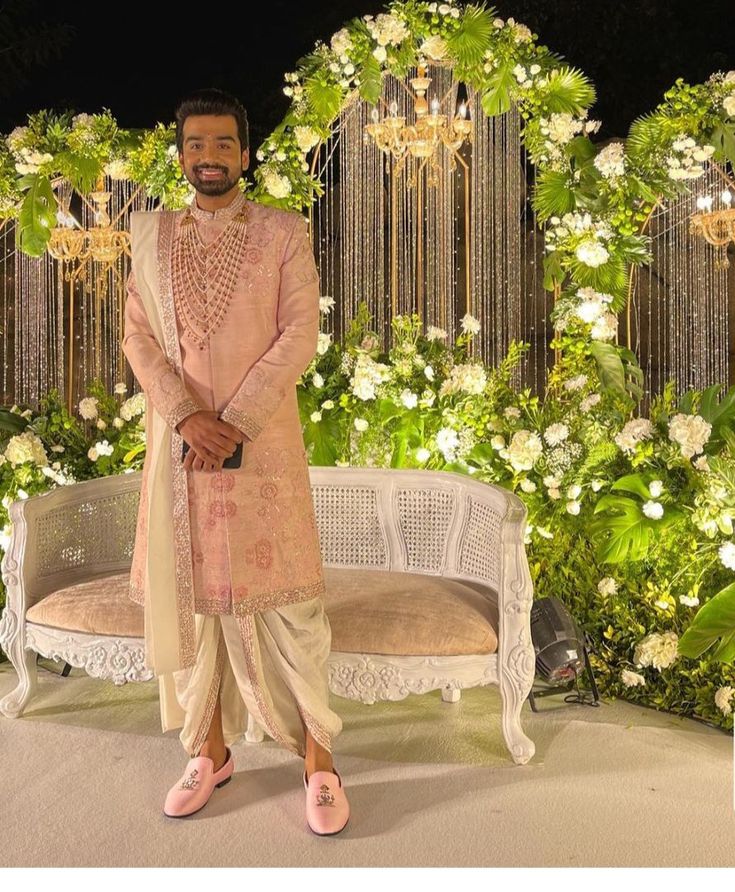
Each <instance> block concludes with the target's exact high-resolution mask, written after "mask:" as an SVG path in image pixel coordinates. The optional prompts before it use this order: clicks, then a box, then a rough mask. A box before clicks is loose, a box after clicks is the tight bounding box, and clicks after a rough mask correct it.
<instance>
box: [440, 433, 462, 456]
mask: <svg viewBox="0 0 735 892" xmlns="http://www.w3.org/2000/svg"><path fill="white" fill-rule="evenodd" d="M436 446H437V449H438V450H439V451H440V452H441V453H443V454H444V455H445V457H446V455H447V454H450V455H451V454H452V453H453V452H454V450H455V449H456V448H457V446H459V435H458V434H457V431H455V430H454V429H453V428H451V427H443V428H441V429H440V430H438V431H437V434H436ZM452 457H453V456H452Z"/></svg>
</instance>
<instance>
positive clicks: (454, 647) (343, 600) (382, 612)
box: [26, 567, 498, 656]
mask: <svg viewBox="0 0 735 892" xmlns="http://www.w3.org/2000/svg"><path fill="white" fill-rule="evenodd" d="M324 577H325V582H326V587H327V594H326V597H325V599H324V604H325V609H326V612H327V616H328V617H329V624H330V626H331V628H332V650H333V651H340V652H342V653H372V654H385V655H393V656H411V655H414V656H459V655H463V654H492V653H495V652H496V651H497V649H498V634H497V630H498V615H497V608H496V606H495V601H493V600H490V599H489V598H488V597H487V596H486V595H485V594H484V593H483V592H482V591H480V590H478V589H476V588H473V587H472V586H470V585H468V584H467V583H464V582H461V581H459V580H457V579H450V578H447V577H444V576H428V575H425V574H423V573H399V572H393V571H391V572H388V571H385V570H364V569H356V570H355V569H349V568H330V567H325V569H324ZM129 586H130V575H129V573H119V574H116V575H113V576H105V577H103V578H100V579H94V580H90V581H88V582H81V583H77V584H76V585H70V586H67V587H66V588H62V589H58V590H57V591H55V592H52V593H51V594H49V595H47V596H46V597H44V598H43V599H42V600H41V601H39V602H38V603H37V604H34V605H33V606H32V607H30V608H29V609H28V611H27V612H26V619H27V620H28V622H32V623H38V624H39V625H44V626H52V627H55V628H59V629H68V630H69V631H77V632H85V633H88V634H97V635H119V636H121V637H131V638H142V637H143V635H144V625H143V608H142V607H141V606H140V605H139V604H136V603H135V602H134V601H131V600H130V598H129V597H128V591H129Z"/></svg>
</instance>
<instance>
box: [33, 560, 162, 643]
mask: <svg viewBox="0 0 735 892" xmlns="http://www.w3.org/2000/svg"><path fill="white" fill-rule="evenodd" d="M129 591H130V573H118V574H116V575H115V576H104V577H102V578H101V579H92V580H90V581H89V582H79V583H77V584H76V585H70V586H67V587H66V588H60V589H58V590H57V591H55V592H52V593H51V594H50V595H46V597H45V598H43V599H42V600H40V601H39V602H38V603H37V604H34V605H33V607H29V608H28V610H27V611H26V619H27V620H28V622H31V623H39V624H40V625H42V626H54V627H55V628H57V629H69V631H74V632H91V633H93V634H96V635H120V636H121V637H123V638H128V637H130V638H142V637H143V635H144V634H145V629H144V621H143V608H142V607H141V606H140V605H139V604H136V603H135V602H134V601H131V600H130V598H129V597H128V593H129Z"/></svg>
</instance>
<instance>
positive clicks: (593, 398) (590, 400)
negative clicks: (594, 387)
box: [579, 393, 602, 412]
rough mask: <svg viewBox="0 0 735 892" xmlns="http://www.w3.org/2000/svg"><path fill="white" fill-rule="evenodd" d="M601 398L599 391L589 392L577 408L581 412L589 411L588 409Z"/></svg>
mask: <svg viewBox="0 0 735 892" xmlns="http://www.w3.org/2000/svg"><path fill="white" fill-rule="evenodd" d="M601 399H602V397H601V396H600V394H599V393H591V394H590V395H589V396H587V397H585V398H584V399H583V400H582V402H581V403H580V404H579V408H580V409H581V410H582V411H583V412H589V410H590V409H591V408H592V407H593V406H596V405H597V404H598V403H599V402H600V400H601Z"/></svg>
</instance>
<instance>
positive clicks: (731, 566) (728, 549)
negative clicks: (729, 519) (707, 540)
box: [717, 542, 735, 570]
mask: <svg viewBox="0 0 735 892" xmlns="http://www.w3.org/2000/svg"><path fill="white" fill-rule="evenodd" d="M717 554H718V555H719V557H720V561H721V563H722V565H723V566H724V567H727V569H728V570H735V543H734V542H725V543H724V545H720V547H719V549H718V551H717Z"/></svg>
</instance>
